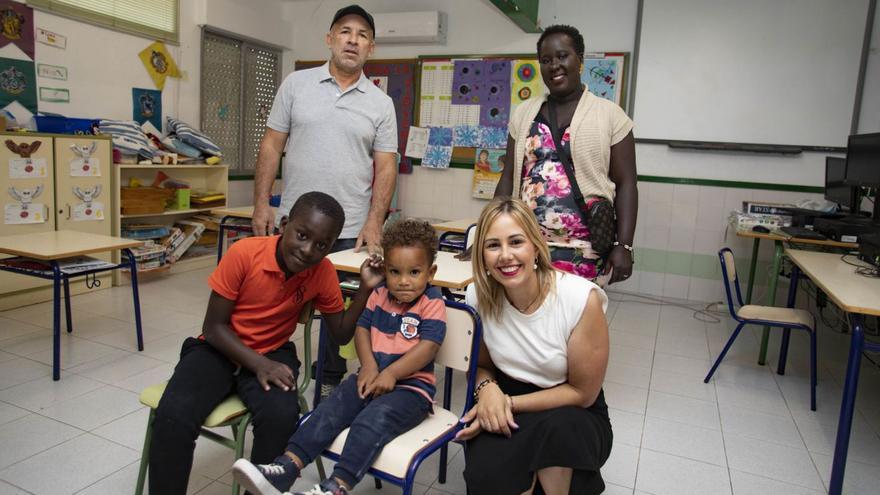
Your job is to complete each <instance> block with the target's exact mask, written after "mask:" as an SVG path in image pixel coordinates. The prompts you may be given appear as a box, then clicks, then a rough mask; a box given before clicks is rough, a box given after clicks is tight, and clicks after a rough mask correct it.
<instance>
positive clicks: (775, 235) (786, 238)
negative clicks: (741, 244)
mask: <svg viewBox="0 0 880 495" xmlns="http://www.w3.org/2000/svg"><path fill="white" fill-rule="evenodd" d="M736 235H737V236H739V237H748V238H751V239H767V240H771V241H782V242H795V243H798V244H815V245H817V246H830V247H840V248H849V249H858V247H859V245H858V244H856V243H853V242H840V241H835V240H832V239H822V240H819V239H803V238H800V237H791V236H790V235H786V234H785V233H784V232H780V231H777V230H771V231H770V232H769V233H767V234H762V233H761V232H753V231H751V230H737V231H736Z"/></svg>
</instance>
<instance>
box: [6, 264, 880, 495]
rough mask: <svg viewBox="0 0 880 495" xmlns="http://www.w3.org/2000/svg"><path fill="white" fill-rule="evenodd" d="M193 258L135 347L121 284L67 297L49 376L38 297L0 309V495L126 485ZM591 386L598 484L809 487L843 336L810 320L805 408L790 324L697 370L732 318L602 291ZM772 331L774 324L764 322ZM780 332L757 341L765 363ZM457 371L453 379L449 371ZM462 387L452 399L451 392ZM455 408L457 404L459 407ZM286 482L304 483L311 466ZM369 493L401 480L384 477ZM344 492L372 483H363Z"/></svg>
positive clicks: (858, 469) (181, 322) (226, 481)
mask: <svg viewBox="0 0 880 495" xmlns="http://www.w3.org/2000/svg"><path fill="white" fill-rule="evenodd" d="M208 273H209V272H208V271H207V270H201V271H196V272H189V273H184V274H178V275H173V276H170V277H165V278H161V279H158V280H153V281H145V282H144V283H142V285H141V294H142V296H141V297H142V301H143V305H142V306H143V314H144V324H145V330H144V333H145V340H146V349H145V350H144V351H143V352H140V353H138V352H134V348H135V345H134V331H133V323H132V315H131V310H130V304H131V299H130V292H129V290H128V289H127V288H113V289H110V290H105V291H100V292H96V293H92V294H87V295H81V296H77V297H75V298H74V299H73V306H74V309H73V312H74V333H73V335H72V336H71V335H66V334H65V335H64V336H63V337H62V343H63V345H62V347H63V348H62V359H63V363H64V371H63V376H62V380H61V381H60V382H53V381H52V380H51V376H50V374H51V369H50V366H49V365H50V363H51V347H50V330H49V328H50V326H51V305H50V304H40V305H36V306H31V307H25V308H19V309H15V310H11V311H6V312H2V313H0V495H2V494H20V493H35V494H51V495H63V494H71V493H82V494H125V493H131V492H132V491H133V487H134V483H135V478H136V476H137V469H138V462H139V458H140V450H141V445H142V443H143V433H144V427H145V423H146V417H147V413H146V410H145V409H144V408H143V407H142V406H140V404H139V403H138V401H137V396H138V393H139V392H140V390H141V389H142V388H144V387H145V386H147V385H150V384H153V383H155V382H158V381H161V380H163V379H165V378H167V377H168V376H169V375H170V373H171V371H172V369H173V365H174V363H175V362H176V360H177V354H178V351H179V346H180V342H181V341H182V340H183V338H184V337H186V336H189V335H194V334H196V333H198V328H199V326H200V322H201V320H202V317H203V314H204V308H205V304H206V301H207V296H208V291H207V289H206V286H205V278H206V276H207V274H208ZM611 296H612V299H613V302H612V303H611V306H610V308H609V313H608V318H609V320H610V321H611V342H612V346H611V347H612V349H611V359H610V364H609V366H608V374H607V377H606V384H605V394H606V397H607V400H608V403H609V405H610V407H611V418H612V423H613V426H614V435H615V445H614V450H613V452H612V455H611V458H610V459H609V461H608V463H607V464H606V465H605V467H604V469H603V475H604V477H605V479H606V481H607V484H608V490H607V492H606V493H610V494H615V495H616V494H624V493H626V494H645V493H649V494H658V495H660V494H667V493H670V494H671V493H675V494H688V493H693V494H713V495H714V494H725V493H734V494H736V495H741V494H796V493H797V494H815V493H822V492H824V491H826V489H827V483H828V478H829V475H830V466H831V455H832V452H833V444H834V438H835V432H836V424H837V416H838V412H839V404H840V395H841V383H842V381H843V373H844V369H845V359H846V350H847V346H848V337H847V336H845V335H841V334H837V333H834V332H832V331H830V330H828V329H823V330H822V332H821V333H820V338H819V342H820V351H819V357H820V361H821V362H820V370H819V380H820V383H819V389H818V411H817V412H815V413H814V412H811V411H810V410H809V382H808V379H807V377H808V369H809V367H808V360H807V339H806V336H804V335H797V334H796V335H795V336H794V338H793V346H792V349H791V351H790V358H789V366H788V373H787V374H786V375H785V376H779V375H776V374H775V373H773V372H772V370H771V368H770V367H768V366H764V367H759V366H757V365H756V364H755V356H756V355H757V352H758V336H757V335H758V332H759V331H760V330H759V329H754V330H750V331H746V332H744V333H743V334H742V336H741V337H740V339H739V341H738V342H737V344H736V346H735V347H734V348H733V349H732V351H731V353H730V354H729V355H728V357H727V359H726V360H725V363H724V364H723V365H722V366H721V367H720V368H719V370H718V373H717V374H716V378H715V380H714V381H713V382H711V383H710V384H708V385H706V384H703V382H702V378H703V376H704V374H705V373H706V371H707V370H708V368H709V365H710V359H712V358H714V357H715V356H716V355H717V353H718V352H719V351H720V350H721V348H722V346H723V345H724V342H725V341H726V339H727V336H728V335H729V333H730V331H731V329H732V328H733V325H732V324H731V323H730V321H729V319H727V318H722V322H721V323H704V322H703V321H698V320H697V319H695V318H694V317H693V311H692V310H688V309H683V308H681V307H677V306H673V305H664V306H660V305H656V304H646V301H645V300H644V299H640V298H638V297H635V296H630V295H623V294H619V293H618V294H615V293H612V294H611ZM776 337H777V339H778V336H776ZM777 348H778V340H773V341H771V356H770V360H769V361H770V363H771V364H775V349H777ZM458 383H462V381H461V380H459V381H458ZM878 390H880V369H878V368H877V367H874V366H873V365H872V364H870V363H866V365H865V367H864V369H863V371H862V376H861V382H860V394H859V401H858V410H857V412H856V418H855V424H854V433H853V438H852V442H851V447H850V454H849V459H850V460H849V463H848V467H847V478H846V492H847V493H852V494H856V493H858V494H870V493H877V491H878V489H877V487H878V486H880V437H878V431H880V393H878ZM457 402H460V401H457ZM458 407H459V408H460V407H461V406H460V405H459V406H458ZM232 460H233V459H232V455H231V452H230V451H228V450H226V449H224V448H222V447H219V446H216V445H214V444H212V443H211V442H207V441H201V442H199V444H198V447H197V449H196V454H195V466H194V468H193V475H192V477H191V481H190V493H199V494H215V493H216V494H227V493H229V491H230V490H229V485H230V483H231V476H230V472H229V466H230V465H231V463H232ZM463 464H464V459H463V454H462V453H461V449H460V448H459V447H458V446H454V447H453V448H452V451H451V453H450V460H449V465H448V467H449V479H448V481H447V483H446V484H443V485H441V484H439V483H437V482H436V472H437V471H436V467H437V459H436V456H435V457H433V458H432V459H430V462H428V463H426V465H424V466H423V467H422V469H421V470H420V472H419V476H418V481H419V489H418V493H428V494H434V495H444V494H447V493H456V494H463V493H465V490H464V483H463V481H462V478H461V471H462V469H463ZM305 478H306V479H305V481H301V482H300V484H298V485H297V487H301V486H305V485H306V484H307V483H308V482H315V480H316V478H317V474H316V473H315V471H314V469H310V470H308V471H307V472H306V476H305ZM381 492H382V493H399V490H397V489H396V488H394V487H387V486H386V487H385V488H384V489H383V490H381ZM356 493H377V491H376V490H375V489H374V488H373V485H372V483H371V482H369V481H367V482H364V483H362V484H361V485H360V486H359V487H358V488H357V490H356Z"/></svg>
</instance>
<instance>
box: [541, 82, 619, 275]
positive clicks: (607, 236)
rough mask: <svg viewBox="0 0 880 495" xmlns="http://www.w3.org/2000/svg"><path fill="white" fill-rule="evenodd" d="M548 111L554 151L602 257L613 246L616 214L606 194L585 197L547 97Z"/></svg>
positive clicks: (593, 244)
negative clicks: (585, 198) (554, 146)
mask: <svg viewBox="0 0 880 495" xmlns="http://www.w3.org/2000/svg"><path fill="white" fill-rule="evenodd" d="M547 113H548V114H549V117H550V134H552V135H553V144H555V145H556V154H557V155H558V156H559V161H560V162H562V168H563V169H564V170H565V175H566V176H567V177H568V182H569V184H570V185H571V194H572V196H574V201H575V203H576V204H577V206H578V211H579V212H580V214H581V219H582V220H583V222H584V225H586V226H587V229H588V230H589V231H590V245H591V246H592V248H593V251H595V252H596V254H598V255H599V256H600V257H602V258H604V257H606V256H607V255H608V253H610V252H611V248H612V247H614V240H615V238H617V219H616V217H615V212H614V205H613V204H612V203H611V201H608V200H607V199H605V198H601V197H597V196H593V197H590V199H589V200H586V201H585V200H584V195H583V194H582V193H581V188H580V187H579V186H578V183H577V179H576V178H575V175H574V166H573V165H572V163H571V157H570V156H569V155H568V153H567V152H566V151H565V148H563V147H562V139H561V138H562V137H561V136H560V135H559V129H558V127H557V125H556V104H555V103H554V102H553V100H551V99H548V100H547Z"/></svg>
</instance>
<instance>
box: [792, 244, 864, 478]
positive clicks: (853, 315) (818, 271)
mask: <svg viewBox="0 0 880 495" xmlns="http://www.w3.org/2000/svg"><path fill="white" fill-rule="evenodd" d="M785 255H786V256H788V258H789V259H790V260H791V262H792V263H793V268H792V273H791V280H792V283H791V287H790V288H789V293H788V305H789V307H792V306H794V300H795V295H796V293H797V277H798V275H799V272H801V271H802V272H803V273H804V274H806V275H807V276H808V277H809V278H810V279H811V280H812V281H813V283H815V284H816V286H818V287H819V288H821V289H822V290H823V291H825V293H826V294H827V295H828V297H829V298H830V299H831V300H832V301H834V303H835V304H837V306H838V307H840V309H842V310H843V311H845V312H846V313H847V315H849V320H850V324H851V326H852V335H850V345H849V360H848V361H847V365H846V381H845V382H844V385H843V399H842V400H841V404H840V419H839V420H838V422H837V440H836V442H835V445H834V459H833V461H832V464H831V485H830V487H829V490H828V493H829V495H840V493H841V490H842V488H843V475H844V470H845V469H846V456H847V451H848V450H849V437H850V433H851V432H852V417H853V411H854V410H855V404H856V391H857V386H858V383H859V367H860V365H861V363H862V351H864V350H867V351H870V352H880V344H875V343H871V342H865V333H864V328H863V327H864V322H863V315H873V316H880V278H870V277H864V276H862V275H859V274H857V273H855V270H856V268H855V267H854V266H852V265H849V264H847V263H845V262H844V261H843V260H841V259H840V255H839V254H834V253H818V252H814V251H804V250H800V249H790V248H786V249H785ZM788 338H789V331H788V330H785V331H784V332H783V337H782V347H781V349H780V352H779V362H780V371H781V372H784V371H785V358H786V354H787V352H788Z"/></svg>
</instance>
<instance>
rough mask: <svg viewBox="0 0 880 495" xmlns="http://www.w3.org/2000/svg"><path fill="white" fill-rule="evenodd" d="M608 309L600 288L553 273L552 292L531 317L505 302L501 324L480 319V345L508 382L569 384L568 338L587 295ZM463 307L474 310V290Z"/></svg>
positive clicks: (469, 288) (567, 275) (578, 319)
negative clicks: (598, 300) (470, 307)
mask: <svg viewBox="0 0 880 495" xmlns="http://www.w3.org/2000/svg"><path fill="white" fill-rule="evenodd" d="M592 291H596V293H597V294H598V295H599V297H600V298H601V300H602V311H603V312H604V311H606V310H607V309H608V296H607V295H605V291H603V290H602V289H601V288H599V286H598V285H596V284H594V283H593V282H590V281H589V280H586V279H583V278H580V277H578V276H575V275H571V274H565V273H562V272H556V291H555V293H551V294H549V295H548V296H547V298H546V299H545V300H544V304H542V305H541V307H540V308H538V309H537V311H535V312H534V313H532V314H530V315H525V314H522V313H520V312H519V310H517V309H516V308H514V307H513V305H511V304H510V303H509V302H508V301H507V298H504V301H503V305H502V308H501V319H500V320H492V319H489V318H488V317H484V318H483V319H482V322H483V341H484V342H485V343H486V347H487V348H488V349H489V355H490V356H491V358H492V362H493V363H495V366H496V367H497V368H498V369H499V370H501V371H502V372H504V373H505V374H506V375H507V376H510V377H511V378H514V379H516V380H519V381H521V382H527V383H531V384H533V385H536V386H538V387H541V388H549V387H553V386H556V385H559V384H560V383H563V382H565V381H566V380H567V379H568V338H569V337H570V336H571V331H572V330H574V327H575V325H577V323H578V321H580V319H581V316H582V315H583V313H584V308H585V307H586V305H587V299H588V298H589V297H590V292H592ZM465 300H466V302H467V304H469V305H471V306H473V307H474V308H476V310H477V312H479V311H480V308H479V307H478V306H477V291H476V287H475V286H474V284H471V285H469V286H468V288H467V294H466V298H465Z"/></svg>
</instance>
